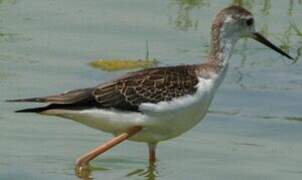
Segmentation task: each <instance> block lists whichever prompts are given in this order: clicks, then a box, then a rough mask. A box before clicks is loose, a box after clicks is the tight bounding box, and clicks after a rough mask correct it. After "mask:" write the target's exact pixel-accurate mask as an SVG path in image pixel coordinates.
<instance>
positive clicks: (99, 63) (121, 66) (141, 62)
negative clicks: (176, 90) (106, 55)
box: [90, 41, 159, 71]
mask: <svg viewBox="0 0 302 180" xmlns="http://www.w3.org/2000/svg"><path fill="white" fill-rule="evenodd" d="M149 54H150V52H149V45H148V41H146V56H145V59H99V60H95V61H92V62H91V63H90V66H92V67H94V68H97V69H101V70H104V71H120V70H126V69H137V68H149V67H154V66H156V65H157V64H158V63H159V61H158V60H157V59H149Z"/></svg>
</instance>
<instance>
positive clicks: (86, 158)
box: [76, 126, 142, 171]
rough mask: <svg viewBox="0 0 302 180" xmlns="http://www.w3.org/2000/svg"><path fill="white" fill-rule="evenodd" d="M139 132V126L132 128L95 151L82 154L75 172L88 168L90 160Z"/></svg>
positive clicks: (140, 128)
mask: <svg viewBox="0 0 302 180" xmlns="http://www.w3.org/2000/svg"><path fill="white" fill-rule="evenodd" d="M141 130H142V127H141V126H135V127H132V128H130V129H129V130H128V131H127V132H125V133H122V134H120V135H118V136H116V137H114V138H112V139H110V140H109V141H107V142H106V143H104V144H102V145H100V146H99V147H96V148H95V149H93V150H91V151H89V152H87V153H86V154H84V155H83V156H81V157H80V158H79V159H78V160H77V162H76V170H77V171H82V170H83V169H87V168H88V167H89V162H90V161H91V160H93V159H94V158H96V157H97V156H98V155H100V154H102V153H104V152H106V151H107V150H109V149H111V148H112V147H114V146H115V145H117V144H119V143H121V142H123V141H125V140H127V139H128V138H130V137H131V136H133V135H135V134H136V133H138V132H139V131H141Z"/></svg>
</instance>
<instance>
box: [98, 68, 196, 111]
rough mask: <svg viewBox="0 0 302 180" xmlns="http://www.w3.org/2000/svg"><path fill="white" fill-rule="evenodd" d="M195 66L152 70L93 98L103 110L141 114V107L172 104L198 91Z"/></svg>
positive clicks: (108, 85) (131, 76)
mask: <svg viewBox="0 0 302 180" xmlns="http://www.w3.org/2000/svg"><path fill="white" fill-rule="evenodd" d="M197 83H198V79H197V77H196V75H195V71H194V66H188V65H186V66H175V67H162V68H152V69H146V70H142V71H138V72H135V73H130V74H128V75H127V76H125V77H122V78H120V79H117V80H115V81H112V82H109V83H105V84H102V85H100V86H98V87H96V88H95V90H94V91H93V96H94V97H95V100H96V101H97V102H98V103H99V105H98V106H100V107H102V108H117V109H122V110H136V111H137V110H138V107H139V105H140V104H141V103H146V102H150V103H157V102H160V101H170V100H172V99H173V98H176V97H180V96H184V95H187V94H192V93H194V92H195V91H196V84H197Z"/></svg>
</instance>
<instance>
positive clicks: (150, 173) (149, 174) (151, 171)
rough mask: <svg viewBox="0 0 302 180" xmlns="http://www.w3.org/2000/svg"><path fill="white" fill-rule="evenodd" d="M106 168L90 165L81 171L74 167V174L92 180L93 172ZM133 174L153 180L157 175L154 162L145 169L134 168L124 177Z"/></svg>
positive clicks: (85, 179) (83, 179) (146, 179)
mask: <svg viewBox="0 0 302 180" xmlns="http://www.w3.org/2000/svg"><path fill="white" fill-rule="evenodd" d="M107 170H109V169H106V168H101V167H98V168H95V167H91V166H90V167H89V168H88V169H85V170H82V171H79V170H77V169H75V175H76V176H77V177H78V178H80V179H82V180H92V179H94V178H93V175H92V173H93V172H101V171H107ZM133 176H139V177H143V178H144V179H145V180H155V179H156V177H158V172H157V169H156V164H150V165H149V166H148V167H147V168H146V169H136V170H134V171H131V172H129V173H128V174H126V177H133Z"/></svg>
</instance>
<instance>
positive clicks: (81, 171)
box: [75, 161, 92, 179]
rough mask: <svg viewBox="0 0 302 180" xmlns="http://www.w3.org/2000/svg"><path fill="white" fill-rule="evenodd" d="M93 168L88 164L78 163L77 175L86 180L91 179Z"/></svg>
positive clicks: (76, 166) (76, 167)
mask: <svg viewBox="0 0 302 180" xmlns="http://www.w3.org/2000/svg"><path fill="white" fill-rule="evenodd" d="M91 171H92V167H91V166H90V164H89V163H87V162H81V161H77V163H76V165H75V175H76V176H78V177H80V178H84V179H90V178H91V177H90V175H91Z"/></svg>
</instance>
